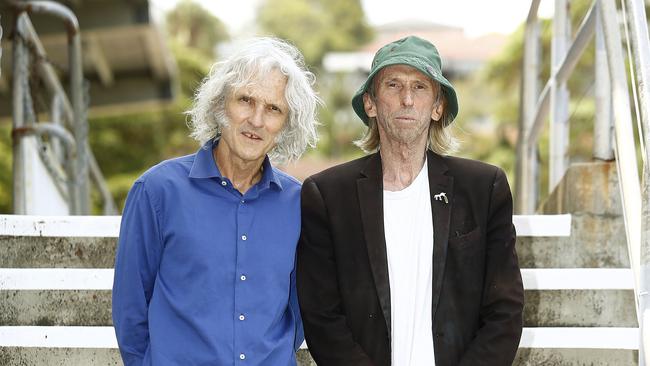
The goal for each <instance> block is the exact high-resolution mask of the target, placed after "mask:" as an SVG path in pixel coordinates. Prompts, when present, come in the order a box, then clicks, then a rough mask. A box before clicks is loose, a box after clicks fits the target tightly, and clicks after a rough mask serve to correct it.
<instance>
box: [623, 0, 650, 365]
mask: <svg viewBox="0 0 650 366" xmlns="http://www.w3.org/2000/svg"><path fill="white" fill-rule="evenodd" d="M625 6H626V7H627V10H628V20H629V21H630V22H629V23H630V33H631V36H630V38H631V39H630V41H631V46H632V47H631V48H632V55H633V58H634V66H635V71H636V76H637V85H636V88H637V92H638V96H639V110H640V114H641V115H640V116H639V118H641V131H639V133H642V135H643V141H644V142H645V144H644V145H645V147H646V151H644V154H645V158H646V159H645V161H646V165H644V167H643V190H642V191H643V198H642V207H643V211H642V221H641V244H640V246H641V247H640V248H639V249H640V253H639V256H640V259H639V272H640V274H639V277H640V283H639V294H638V296H639V298H638V301H639V313H640V320H639V327H640V330H641V342H640V347H639V365H640V366H643V365H650V172H649V171H648V169H649V167H648V165H647V164H650V160H648V158H649V157H650V156H648V155H649V154H650V153H649V152H648V146H649V145H648V143H650V41H649V40H648V23H647V21H646V13H645V4H644V2H643V1H641V0H626V1H625Z"/></svg>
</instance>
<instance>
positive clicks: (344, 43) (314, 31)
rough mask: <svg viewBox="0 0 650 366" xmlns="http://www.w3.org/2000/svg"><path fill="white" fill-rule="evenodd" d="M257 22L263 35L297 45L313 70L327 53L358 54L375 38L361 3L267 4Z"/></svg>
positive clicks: (284, 0)
mask: <svg viewBox="0 0 650 366" xmlns="http://www.w3.org/2000/svg"><path fill="white" fill-rule="evenodd" d="M257 21H258V23H259V24H260V26H261V27H262V30H263V31H265V32H269V33H271V34H273V35H275V36H277V37H280V38H283V39H286V40H289V41H291V42H292V43H294V44H295V45H296V46H297V47H298V48H299V49H300V50H301V51H302V53H303V54H304V56H305V61H306V62H307V64H308V65H310V66H313V67H319V66H320V65H321V63H322V60H323V56H324V55H325V54H326V53H327V52H331V51H352V50H356V49H358V48H359V47H360V46H362V45H364V44H365V43H367V42H368V41H369V40H371V39H372V36H373V32H372V28H370V27H369V26H368V24H367V22H366V19H365V16H364V13H363V8H362V7H361V2H360V1H359V0H272V1H271V0H267V1H266V2H265V3H263V4H262V6H261V7H260V8H259V11H258V13H257Z"/></svg>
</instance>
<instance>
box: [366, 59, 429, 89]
mask: <svg viewBox="0 0 650 366" xmlns="http://www.w3.org/2000/svg"><path fill="white" fill-rule="evenodd" d="M391 79H395V80H411V81H419V82H422V83H426V84H429V85H431V86H435V87H436V89H439V83H438V82H437V81H435V80H433V79H431V78H430V77H429V76H427V75H425V74H424V73H422V72H421V71H420V70H418V69H416V68H415V67H412V66H409V65H402V64H397V65H390V66H386V67H384V68H382V69H381V70H379V72H377V74H376V75H375V76H374V77H373V78H372V84H373V87H376V86H377V85H378V83H380V82H382V81H387V80H391Z"/></svg>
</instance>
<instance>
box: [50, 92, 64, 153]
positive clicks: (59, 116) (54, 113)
mask: <svg viewBox="0 0 650 366" xmlns="http://www.w3.org/2000/svg"><path fill="white" fill-rule="evenodd" d="M61 99H62V98H61V95H60V94H55V95H54V96H53V97H52V102H51V103H52V106H51V110H50V114H51V117H52V123H54V124H55V125H59V126H64V124H63V120H64V118H65V116H64V115H63V113H64V112H63V103H62V102H61ZM50 145H52V151H54V156H56V158H57V160H58V161H59V162H61V163H64V164H65V163H67V162H65V161H64V160H63V157H64V156H63V147H62V146H61V142H60V141H58V140H54V141H51V142H50Z"/></svg>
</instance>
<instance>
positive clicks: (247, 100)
mask: <svg viewBox="0 0 650 366" xmlns="http://www.w3.org/2000/svg"><path fill="white" fill-rule="evenodd" d="M239 100H240V101H242V102H244V103H250V102H251V97H249V96H247V95H243V96H241V97H240V98H239Z"/></svg>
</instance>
